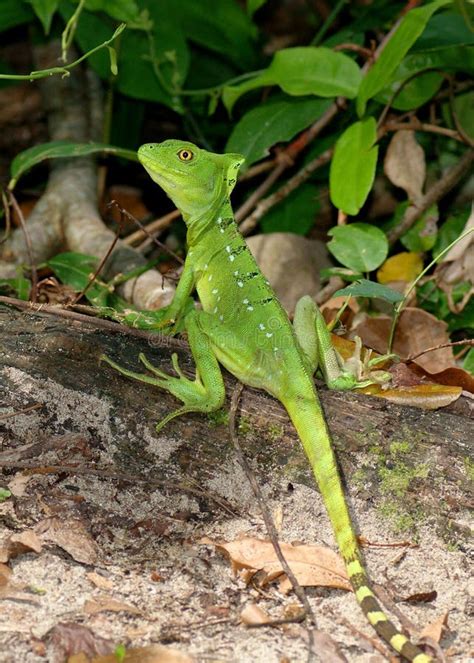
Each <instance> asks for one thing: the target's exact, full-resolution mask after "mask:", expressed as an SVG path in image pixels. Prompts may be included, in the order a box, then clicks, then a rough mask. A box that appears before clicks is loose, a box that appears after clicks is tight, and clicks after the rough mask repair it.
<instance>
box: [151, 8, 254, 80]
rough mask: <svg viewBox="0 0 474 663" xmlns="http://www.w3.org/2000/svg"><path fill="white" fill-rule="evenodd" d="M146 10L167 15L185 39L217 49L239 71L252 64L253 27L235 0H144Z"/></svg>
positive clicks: (249, 67)
mask: <svg viewBox="0 0 474 663" xmlns="http://www.w3.org/2000/svg"><path fill="white" fill-rule="evenodd" d="M148 2H149V8H150V11H151V10H152V9H151V7H152V5H156V11H159V12H160V13H161V16H162V17H163V18H167V17H168V19H171V20H172V21H173V22H175V23H176V24H177V25H179V27H180V29H181V30H182V31H183V34H184V35H185V37H186V39H189V40H190V41H192V42H194V43H196V44H199V46H203V47H204V48H207V49H209V50H211V51H214V52H217V53H219V54H220V55H221V56H222V57H223V58H224V59H226V60H228V61H230V62H232V63H233V64H234V65H235V66H236V67H237V68H238V69H239V71H248V70H250V69H252V68H254V67H255V65H256V50H255V39H256V36H257V31H256V28H255V26H254V25H253V23H252V21H251V19H250V17H249V16H248V15H247V13H246V12H245V11H244V9H243V8H242V7H241V6H240V3H238V2H236V1H235V0H218V2H216V0H198V1H197V0H159V2H158V1H157V0H148Z"/></svg>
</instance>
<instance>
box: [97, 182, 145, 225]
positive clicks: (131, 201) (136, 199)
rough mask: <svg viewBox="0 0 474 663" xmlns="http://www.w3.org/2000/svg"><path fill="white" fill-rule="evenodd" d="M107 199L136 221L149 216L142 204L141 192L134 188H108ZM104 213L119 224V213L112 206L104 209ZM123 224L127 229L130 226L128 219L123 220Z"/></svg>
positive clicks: (118, 186) (120, 186)
mask: <svg viewBox="0 0 474 663" xmlns="http://www.w3.org/2000/svg"><path fill="white" fill-rule="evenodd" d="M107 197H108V198H109V200H115V201H116V202H117V203H118V204H119V205H120V207H123V208H124V209H126V210H127V212H128V213H129V214H131V215H132V216H134V217H135V218H136V219H144V218H145V217H146V216H148V215H149V214H150V211H149V209H148V208H147V207H146V205H145V204H144V203H143V200H142V192H141V190H140V189H137V188H136V187H132V186H126V185H124V184H116V185H114V186H111V187H109V189H108V191H107ZM104 212H106V214H107V216H108V217H112V218H113V219H114V221H116V222H117V223H119V222H120V212H119V210H118V209H117V208H116V207H114V206H112V207H109V208H106V209H105V210H104ZM125 222H126V224H127V226H128V227H129V226H131V225H132V222H131V221H130V220H129V219H125ZM133 230H136V228H133Z"/></svg>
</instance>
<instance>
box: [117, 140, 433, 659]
mask: <svg viewBox="0 0 474 663" xmlns="http://www.w3.org/2000/svg"><path fill="white" fill-rule="evenodd" d="M138 157H139V159H140V162H141V163H142V165H143V166H144V167H145V169H146V170H147V172H148V173H149V175H150V176H151V177H152V179H153V180H154V181H155V182H156V183H157V184H159V185H160V186H161V187H162V188H163V189H164V190H165V192H166V193H167V194H168V196H169V197H170V198H171V199H172V200H173V202H174V203H175V205H176V206H177V208H178V209H179V210H180V211H181V213H182V216H183V218H184V220H185V222H186V224H187V228H188V234H187V240H188V246H189V250H188V254H187V258H186V262H185V265H184V270H183V273H182V276H181V279H180V281H179V284H178V287H177V290H176V294H175V297H174V299H173V301H172V303H171V304H170V305H169V307H168V309H167V311H166V315H167V317H168V319H169V320H170V324H171V325H173V324H176V323H177V322H183V320H182V318H183V315H182V313H183V310H184V307H185V303H186V302H187V301H188V297H189V295H190V293H191V292H192V291H193V290H194V288H196V289H197V292H198V295H199V299H200V301H201V304H202V310H199V311H198V310H194V311H192V312H191V313H188V314H187V315H186V316H185V318H184V325H185V328H186V331H187V333H188V338H189V343H190V346H191V350H192V353H193V357H194V360H195V362H196V379H195V380H189V379H188V378H186V377H185V376H184V375H183V374H182V373H181V371H180V370H179V366H178V363H177V358H176V356H174V357H173V366H174V368H175V370H176V372H177V374H178V377H173V376H170V375H167V374H166V373H163V372H162V371H160V370H159V369H157V368H155V367H153V366H152V365H151V364H150V363H149V362H148V361H147V360H146V358H145V357H144V356H143V355H141V356H140V360H141V361H142V362H143V363H144V365H145V366H146V368H147V369H148V370H149V371H151V372H152V373H153V374H154V377H151V376H149V375H146V374H143V373H133V372H131V371H127V370H125V369H122V368H121V367H119V366H117V365H116V364H114V363H113V362H112V361H110V360H109V359H107V358H104V359H106V361H108V362H109V363H110V364H111V365H112V366H114V368H116V369H117V370H119V371H120V372H121V373H123V374H125V375H128V376H129V377H132V378H135V379H138V380H143V381H145V382H148V383H152V384H155V385H157V386H159V387H161V388H163V389H166V390H167V391H169V392H171V393H172V394H174V395H175V396H176V397H177V398H178V399H180V400H181V401H182V403H183V405H182V407H180V408H179V409H178V410H176V411H175V412H172V413H171V414H170V415H168V416H167V417H166V418H165V419H164V420H163V421H161V422H160V423H159V424H158V427H157V428H158V429H160V428H162V427H163V426H164V425H165V424H166V423H168V421H170V420H171V419H172V418H174V417H176V416H178V415H180V414H183V413H185V412H212V411H214V410H217V409H219V408H221V407H222V405H223V403H224V396H225V394H224V383H223V379H222V375H221V370H220V367H219V364H222V365H223V366H225V368H226V369H227V370H228V371H230V372H231V373H232V374H233V375H235V377H237V378H238V379H239V380H240V381H241V382H243V383H244V384H247V385H251V386H252V387H257V388H259V389H264V390H265V391H267V392H269V393H270V394H272V395H273V396H274V397H275V398H277V399H278V400H279V401H281V402H282V403H283V405H284V406H285V408H286V410H287V411H288V414H289V416H290V418H291V420H292V421H293V423H294V425H295V428H296V430H297V432H298V435H299V437H300V439H301V442H302V444H303V447H304V450H305V452H306V454H307V456H308V458H309V461H310V464H311V468H312V470H313V473H314V476H315V477H316V481H317V483H318V486H319V489H320V491H321V494H322V496H323V499H324V502H325V505H326V508H327V511H328V514H329V517H330V520H331V523H332V526H333V529H334V533H335V537H336V541H337V543H338V545H339V548H340V551H341V553H342V556H343V558H344V561H345V564H346V568H347V572H348V575H349V578H350V581H351V584H352V586H353V588H354V592H355V595H356V598H357V601H358V602H359V604H360V606H361V608H362V610H363V612H364V613H365V615H366V616H367V619H368V621H369V622H370V623H371V624H372V625H373V627H374V628H375V630H376V631H377V633H378V634H379V635H380V636H381V637H382V638H383V639H384V640H385V641H386V642H387V643H389V644H390V645H391V646H392V647H393V648H394V649H395V651H397V652H398V653H399V654H401V655H402V656H404V657H405V658H406V659H408V660H409V661H414V662H415V663H428V662H429V661H432V658H431V657H430V656H427V655H426V654H424V653H422V651H421V650H420V649H418V648H417V647H416V646H414V645H413V644H412V643H411V642H410V641H409V640H408V639H407V638H406V637H405V636H404V635H403V634H401V633H400V632H399V631H398V630H397V629H396V628H395V626H394V625H393V624H392V622H390V621H389V619H388V618H387V616H386V615H385V613H384V612H383V610H382V608H381V607H380V605H379V603H378V602H377V600H376V598H375V596H374V594H373V592H372V590H371V589H370V586H369V582H368V578H367V574H366V571H365V570H364V567H363V565H362V560H361V555H360V551H359V547H358V544H357V539H356V536H355V534H354V530H353V527H352V523H351V520H350V516H349V511H348V508H347V504H346V500H345V497H344V493H343V489H342V485H341V480H340V477H339V473H338V470H337V465H336V459H335V456H334V452H333V449H332V446H331V440H330V437H329V432H328V429H327V426H326V422H325V420H324V416H323V412H322V409H321V405H320V403H319V400H318V396H317V394H316V390H315V387H314V381H313V374H314V372H315V370H316V369H317V367H318V365H319V366H320V367H321V369H322V371H323V374H324V376H325V379H326V381H327V382H328V384H329V386H331V387H336V388H353V387H356V386H360V384H361V382H360V375H357V376H355V375H354V374H353V373H351V372H350V370H346V369H345V367H344V365H343V364H342V362H341V360H340V358H339V356H338V355H337V353H336V352H335V350H334V349H333V348H332V345H331V341H330V337H329V333H328V331H327V328H326V325H325V323H324V320H323V318H322V316H321V314H320V313H319V311H318V309H317V307H316V305H315V304H314V302H313V301H312V299H311V298H310V297H303V299H302V300H300V302H299V303H298V305H297V307H296V311H295V318H294V325H291V323H290V321H289V319H288V316H287V314H286V312H285V311H284V310H283V308H282V307H281V305H280V303H279V301H278V300H277V298H276V297H275V294H274V292H273V290H272V289H271V288H270V285H269V283H268V281H266V280H265V278H264V276H263V275H262V273H261V272H260V270H259V268H258V266H257V264H256V262H255V260H254V258H253V257H252V255H251V253H250V251H249V249H248V248H247V245H246V243H245V241H244V239H243V238H242V236H241V234H240V233H239V231H238V228H237V225H236V223H235V221H234V217H233V212H232V208H231V204H230V199H229V196H230V193H231V191H232V189H233V187H234V185H235V182H236V178H237V172H238V169H239V167H240V165H241V164H242V162H243V157H242V156H240V155H238V154H223V155H219V154H212V153H210V152H206V151H204V150H201V149H199V148H198V147H196V146H195V145H193V144H192V143H187V142H183V141H177V140H168V141H165V142H164V143H158V144H155V143H151V144H147V145H143V146H142V147H140V149H139V150H138ZM372 381H373V379H371V377H370V376H369V378H368V379H367V380H362V384H367V383H369V382H372Z"/></svg>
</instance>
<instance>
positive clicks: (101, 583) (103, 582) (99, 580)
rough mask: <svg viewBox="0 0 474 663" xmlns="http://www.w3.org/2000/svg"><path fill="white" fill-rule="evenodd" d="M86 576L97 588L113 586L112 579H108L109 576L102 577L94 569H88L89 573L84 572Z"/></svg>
mask: <svg viewBox="0 0 474 663" xmlns="http://www.w3.org/2000/svg"><path fill="white" fill-rule="evenodd" d="M86 577H87V579H88V580H90V581H91V583H92V584H93V585H95V586H96V587H99V589H112V587H113V586H114V583H113V582H112V580H109V578H104V576H103V575H101V574H100V573H96V572H95V571H90V572H89V573H86Z"/></svg>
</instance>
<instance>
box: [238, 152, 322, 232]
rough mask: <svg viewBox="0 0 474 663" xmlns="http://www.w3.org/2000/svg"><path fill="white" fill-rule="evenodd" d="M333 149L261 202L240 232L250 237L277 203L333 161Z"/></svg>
mask: <svg viewBox="0 0 474 663" xmlns="http://www.w3.org/2000/svg"><path fill="white" fill-rule="evenodd" d="M331 156H332V149H329V150H326V151H325V152H323V154H320V155H319V156H318V157H316V158H315V159H313V160H312V161H310V162H309V163H307V164H306V166H304V167H303V168H301V170H299V171H298V172H297V173H296V174H295V175H293V177H290V179H289V180H288V181H287V182H286V183H285V184H284V185H283V186H282V187H280V188H279V189H278V191H275V193H272V194H271V195H270V196H268V198H265V199H264V200H261V201H260V202H259V203H258V205H257V206H256V207H255V209H254V211H253V212H252V214H250V215H249V216H248V217H247V218H246V219H245V221H243V222H242V223H241V224H240V232H241V233H242V234H243V235H248V233H249V232H251V231H252V230H253V229H254V228H255V226H256V225H257V223H258V222H259V220H260V219H261V218H262V216H264V214H266V213H267V212H268V210H269V209H270V208H272V207H273V206H274V205H276V204H277V203H279V202H281V201H282V200H283V199H284V198H286V197H287V196H288V195H289V194H290V193H291V192H292V191H294V190H295V189H297V188H298V187H299V186H301V184H302V183H303V182H305V181H306V180H307V179H308V178H309V177H310V175H311V174H312V173H314V171H315V170H317V169H318V168H320V167H321V166H323V165H324V164H326V163H328V161H330V160H331Z"/></svg>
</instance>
